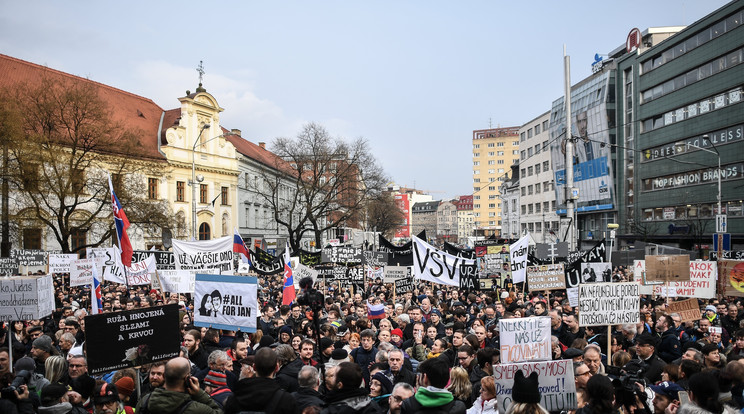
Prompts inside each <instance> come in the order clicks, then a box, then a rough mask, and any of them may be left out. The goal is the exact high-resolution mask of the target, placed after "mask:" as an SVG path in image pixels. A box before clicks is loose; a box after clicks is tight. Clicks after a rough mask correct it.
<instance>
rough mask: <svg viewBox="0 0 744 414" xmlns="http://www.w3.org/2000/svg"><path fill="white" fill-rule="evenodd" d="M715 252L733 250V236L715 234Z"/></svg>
mask: <svg viewBox="0 0 744 414" xmlns="http://www.w3.org/2000/svg"><path fill="white" fill-rule="evenodd" d="M719 243H720V246H719ZM719 247H720V248H719ZM713 250H714V251H717V252H719V251H723V250H731V234H729V233H716V234H714V235H713Z"/></svg>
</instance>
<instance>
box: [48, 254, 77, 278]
mask: <svg viewBox="0 0 744 414" xmlns="http://www.w3.org/2000/svg"><path fill="white" fill-rule="evenodd" d="M77 258H78V255H76V254H64V253H49V273H70V268H71V267H72V261H73V260H77Z"/></svg>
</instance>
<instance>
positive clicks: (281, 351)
mask: <svg viewBox="0 0 744 414" xmlns="http://www.w3.org/2000/svg"><path fill="white" fill-rule="evenodd" d="M267 349H268V348H267ZM276 355H277V358H278V362H279V365H280V368H279V372H277V373H276V380H275V381H276V382H277V383H278V384H279V386H280V387H281V388H282V389H283V390H284V391H287V392H290V393H291V392H295V391H297V390H299V389H300V383H299V382H298V380H297V374H299V373H300V370H301V369H302V367H303V366H305V365H304V364H303V363H302V359H300V358H298V357H297V355H296V354H295V351H294V349H292V345H286V344H282V345H279V346H277V347H276Z"/></svg>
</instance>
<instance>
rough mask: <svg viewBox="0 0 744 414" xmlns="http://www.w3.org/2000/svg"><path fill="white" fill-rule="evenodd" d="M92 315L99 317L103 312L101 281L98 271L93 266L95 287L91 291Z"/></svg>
mask: <svg viewBox="0 0 744 414" xmlns="http://www.w3.org/2000/svg"><path fill="white" fill-rule="evenodd" d="M90 296H91V298H90V308H91V310H90V313H91V315H97V314H99V313H101V312H102V311H103V302H102V298H101V281H100V280H99V276H98V271H97V270H96V267H95V266H93V286H92V289H91V290H90Z"/></svg>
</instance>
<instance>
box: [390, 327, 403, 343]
mask: <svg viewBox="0 0 744 414" xmlns="http://www.w3.org/2000/svg"><path fill="white" fill-rule="evenodd" d="M390 343H391V344H393V345H395V347H396V348H400V347H402V346H403V331H402V330H401V329H400V328H395V329H393V330H392V331H390Z"/></svg>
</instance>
